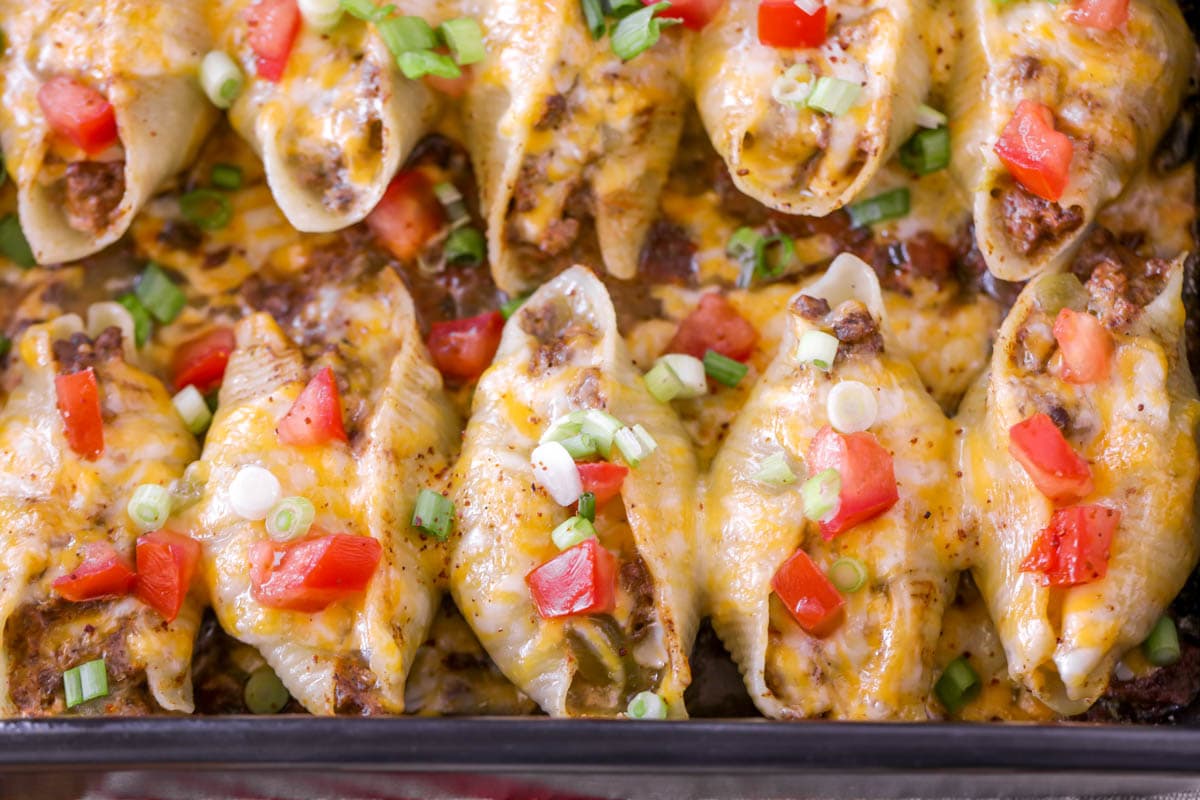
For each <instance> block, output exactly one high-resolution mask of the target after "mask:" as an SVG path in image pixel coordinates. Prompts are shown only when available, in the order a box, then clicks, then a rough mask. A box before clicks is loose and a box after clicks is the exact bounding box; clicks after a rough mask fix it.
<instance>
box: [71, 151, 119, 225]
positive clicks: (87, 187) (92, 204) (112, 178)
mask: <svg viewBox="0 0 1200 800" xmlns="http://www.w3.org/2000/svg"><path fill="white" fill-rule="evenodd" d="M124 196H125V162H124V161H73V162H71V163H70V164H68V165H67V170H66V177H65V178H64V180H63V210H64V213H65V214H66V215H67V224H68V225H70V226H71V227H72V228H74V229H75V230H77V231H80V232H82V233H88V234H91V235H93V236H97V235H99V234H100V233H102V232H103V231H104V230H105V229H107V228H108V227H109V226H110V225H112V223H113V219H114V218H115V217H116V213H117V209H118V207H120V205H121V199H122V198H123V197H124Z"/></svg>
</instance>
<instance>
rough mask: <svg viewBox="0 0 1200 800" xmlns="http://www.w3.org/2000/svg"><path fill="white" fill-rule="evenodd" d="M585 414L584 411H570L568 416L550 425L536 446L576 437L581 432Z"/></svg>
mask: <svg viewBox="0 0 1200 800" xmlns="http://www.w3.org/2000/svg"><path fill="white" fill-rule="evenodd" d="M586 413H587V412H586V411H572V412H571V413H570V414H563V415H562V416H561V417H559V418H558V419H556V420H554V421H553V422H551V423H550V427H548V428H546V431H545V433H543V434H542V438H540V439H538V444H545V443H546V442H561V441H562V440H564V439H569V438H571V437H572V436H574V435H576V434H577V433H579V432H580V431H581V430H583V418H584V416H585V415H586Z"/></svg>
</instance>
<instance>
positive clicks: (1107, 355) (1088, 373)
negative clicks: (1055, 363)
mask: <svg viewBox="0 0 1200 800" xmlns="http://www.w3.org/2000/svg"><path fill="white" fill-rule="evenodd" d="M1054 339H1055V341H1057V342H1058V349H1059V350H1060V351H1061V352H1062V360H1063V369H1062V376H1063V380H1066V381H1070V382H1071V383H1095V382H1096V381H1102V380H1104V379H1105V378H1107V377H1108V372H1109V369H1110V367H1111V365H1112V354H1113V338H1112V334H1110V333H1109V332H1108V329H1107V328H1105V327H1104V326H1103V325H1101V324H1100V320H1098V319H1096V318H1095V317H1093V316H1092V315H1091V314H1089V313H1087V312H1086V311H1074V310H1072V309H1070V308H1064V309H1063V310H1062V311H1059V312H1058V317H1056V318H1055V320H1054Z"/></svg>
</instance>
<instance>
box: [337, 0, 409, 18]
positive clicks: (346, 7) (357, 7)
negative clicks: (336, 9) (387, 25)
mask: <svg viewBox="0 0 1200 800" xmlns="http://www.w3.org/2000/svg"><path fill="white" fill-rule="evenodd" d="M341 6H342V10H343V11H345V12H346V13H347V14H349V15H350V16H352V17H357V18H358V19H361V20H366V21H367V22H375V23H378V22H384V21H386V20H385V18H386V17H387V15H388V14H391V13H392V12H393V11H395V10H396V7H395V6H393V5H386V6H377V5H375V3H374V2H373V0H341Z"/></svg>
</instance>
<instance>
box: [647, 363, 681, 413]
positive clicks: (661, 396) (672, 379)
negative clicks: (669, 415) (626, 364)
mask: <svg viewBox="0 0 1200 800" xmlns="http://www.w3.org/2000/svg"><path fill="white" fill-rule="evenodd" d="M642 382H643V383H645V384H646V391H648V392H650V396H651V397H653V398H654V399H655V400H657V401H658V402H660V403H669V402H671V401H672V400H674V399H675V398H676V397H678V396H679V393H680V392H682V391H683V381H681V380H679V376H678V375H676V374H675V371H674V370H673V369H671V367H670V366H668V365H667V364H666V363H664V362H663V361H658V362H657V363H656V364H655V365H654V366H653V367H651V368H650V371H649V372H647V373H646V374H645V375H643V376H642Z"/></svg>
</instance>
